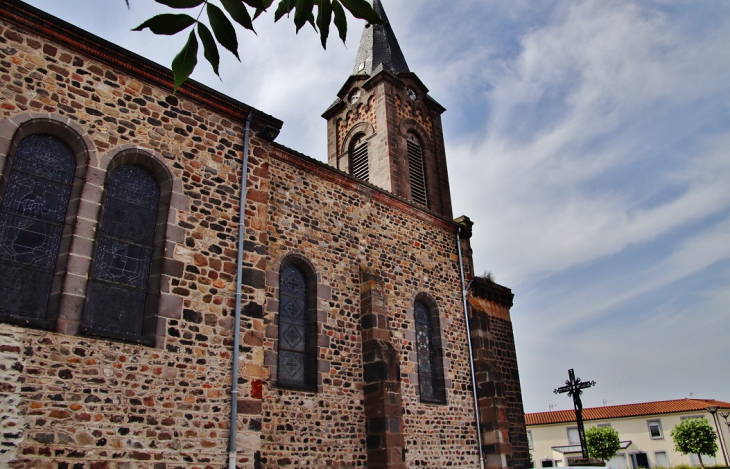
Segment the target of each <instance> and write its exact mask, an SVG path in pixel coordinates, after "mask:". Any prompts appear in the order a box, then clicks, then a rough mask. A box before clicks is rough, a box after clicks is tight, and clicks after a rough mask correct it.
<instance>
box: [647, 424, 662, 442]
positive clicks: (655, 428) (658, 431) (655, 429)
mask: <svg viewBox="0 0 730 469" xmlns="http://www.w3.org/2000/svg"><path fill="white" fill-rule="evenodd" d="M646 424H647V426H648V427H649V434H650V435H651V439H652V440H661V439H663V438H664V433H662V422H661V420H647V422H646Z"/></svg>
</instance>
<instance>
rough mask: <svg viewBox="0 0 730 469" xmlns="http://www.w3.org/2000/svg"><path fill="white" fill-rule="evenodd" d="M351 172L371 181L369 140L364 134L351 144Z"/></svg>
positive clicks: (366, 180) (359, 177) (357, 176)
mask: <svg viewBox="0 0 730 469" xmlns="http://www.w3.org/2000/svg"><path fill="white" fill-rule="evenodd" d="M350 174H352V175H353V176H355V177H356V178H358V179H362V180H363V181H365V182H368V181H370V167H369V163H368V142H367V141H366V140H365V136H364V135H362V136H360V137H359V138H357V139H356V140H355V141H354V142H353V143H352V145H351V146H350Z"/></svg>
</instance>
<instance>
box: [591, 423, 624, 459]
mask: <svg viewBox="0 0 730 469" xmlns="http://www.w3.org/2000/svg"><path fill="white" fill-rule="evenodd" d="M586 444H587V446H588V456H590V457H592V458H600V459H601V460H602V461H604V462H605V461H608V460H609V459H611V458H613V457H614V456H616V454H618V451H619V449H621V440H620V439H619V437H618V432H617V431H616V430H614V429H613V428H611V427H592V428H589V429H588V430H586Z"/></svg>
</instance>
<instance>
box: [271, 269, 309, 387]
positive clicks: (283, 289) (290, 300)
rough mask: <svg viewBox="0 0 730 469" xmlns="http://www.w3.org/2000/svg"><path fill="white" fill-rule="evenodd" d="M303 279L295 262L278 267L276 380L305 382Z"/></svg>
mask: <svg viewBox="0 0 730 469" xmlns="http://www.w3.org/2000/svg"><path fill="white" fill-rule="evenodd" d="M309 319H310V318H309V314H308V311H307V282H306V279H305V276H304V273H303V272H302V271H301V269H299V268H298V267H297V266H295V265H292V264H287V265H285V266H284V267H283V268H282V269H281V276H280V287H279V367H278V369H279V371H278V375H279V376H278V379H279V384H284V385H294V386H305V385H307V384H308V382H307V381H308V379H307V378H308V372H309V371H310V370H309V368H308V367H309V366H310V364H309V360H308V358H309V353H308V347H307V346H308V345H309V344H308V333H307V331H308V327H307V326H308V322H309Z"/></svg>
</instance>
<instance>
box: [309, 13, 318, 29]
mask: <svg viewBox="0 0 730 469" xmlns="http://www.w3.org/2000/svg"><path fill="white" fill-rule="evenodd" d="M307 23H309V24H311V25H312V28H314V31H315V32H316V33H319V30H318V29H317V23H316V21H315V20H314V13H313V12H310V13H309V18H307Z"/></svg>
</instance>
